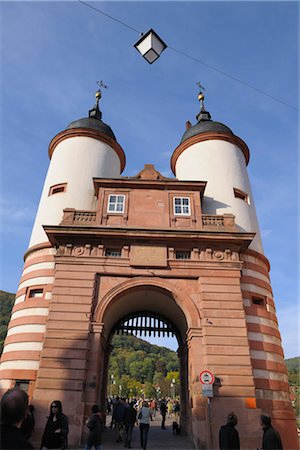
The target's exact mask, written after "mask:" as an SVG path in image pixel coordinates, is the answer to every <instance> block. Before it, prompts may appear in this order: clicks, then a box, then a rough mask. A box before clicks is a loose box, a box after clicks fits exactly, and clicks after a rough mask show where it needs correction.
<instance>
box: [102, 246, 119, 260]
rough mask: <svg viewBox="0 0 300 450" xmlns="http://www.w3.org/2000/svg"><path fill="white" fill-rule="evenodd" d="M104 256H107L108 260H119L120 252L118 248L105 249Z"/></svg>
mask: <svg viewBox="0 0 300 450" xmlns="http://www.w3.org/2000/svg"><path fill="white" fill-rule="evenodd" d="M105 256H109V257H110V258H121V256H122V251H121V249H120V248H107V249H106V250H105Z"/></svg>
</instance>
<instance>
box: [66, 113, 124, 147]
mask: <svg viewBox="0 0 300 450" xmlns="http://www.w3.org/2000/svg"><path fill="white" fill-rule="evenodd" d="M71 128H90V129H92V130H97V131H100V133H104V134H106V135H107V136H109V137H111V138H113V139H114V140H115V141H116V137H115V135H114V133H113V131H112V129H111V128H110V126H109V125H106V123H104V122H102V120H99V119H95V118H93V117H84V118H83V119H78V120H74V122H71V123H70V124H69V125H68V126H67V128H66V129H67V130H69V129H71Z"/></svg>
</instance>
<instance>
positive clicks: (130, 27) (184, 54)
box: [78, 0, 299, 111]
mask: <svg viewBox="0 0 300 450" xmlns="http://www.w3.org/2000/svg"><path fill="white" fill-rule="evenodd" d="M78 1H79V3H82V4H83V5H84V6H87V7H88V8H91V9H93V10H94V11H97V12H99V13H100V14H103V15H104V16H106V17H108V18H109V19H111V20H114V21H115V22H118V23H119V24H121V25H123V26H124V27H126V28H129V29H130V30H132V31H134V32H135V33H138V34H139V35H140V36H142V35H143V32H141V31H139V30H137V29H136V28H134V27H132V26H130V25H128V24H127V23H125V22H123V21H122V20H119V19H117V18H116V17H113V16H111V15H110V14H107V13H105V12H104V11H101V9H99V8H96V7H95V6H93V5H90V4H89V3H87V2H84V1H83V0H78ZM168 48H169V49H170V50H172V51H173V52H175V53H178V54H179V55H181V56H184V57H185V58H189V59H191V60H192V61H194V62H196V63H198V64H201V65H203V66H205V67H207V68H208V69H211V70H214V71H215V72H217V73H219V74H221V75H224V76H226V77H227V78H230V79H231V80H233V81H235V82H237V83H240V84H242V85H243V86H245V87H247V88H249V89H252V90H254V91H256V92H258V93H259V94H261V95H264V96H266V97H269V98H270V99H272V100H274V101H276V102H278V103H281V104H282V105H285V106H287V107H288V108H291V109H293V110H295V111H299V108H297V107H296V106H294V105H290V104H289V103H287V102H285V101H284V100H281V99H280V98H278V97H275V96H274V95H271V94H269V93H267V92H265V91H263V90H262V89H259V88H257V87H255V86H253V85H252V84H250V83H248V82H246V81H243V80H241V79H240V78H238V77H236V76H233V75H231V74H229V73H227V72H225V71H224V70H221V69H218V68H217V67H214V66H212V65H211V64H208V63H207V62H205V61H202V60H200V59H198V58H195V57H194V56H191V55H188V54H187V53H185V52H182V51H181V50H178V49H176V48H174V47H171V46H170V45H168Z"/></svg>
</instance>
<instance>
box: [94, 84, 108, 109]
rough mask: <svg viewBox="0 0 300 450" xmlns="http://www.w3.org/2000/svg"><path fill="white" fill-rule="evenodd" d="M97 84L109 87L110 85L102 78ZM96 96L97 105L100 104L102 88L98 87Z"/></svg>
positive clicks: (101, 86) (105, 87)
mask: <svg viewBox="0 0 300 450" xmlns="http://www.w3.org/2000/svg"><path fill="white" fill-rule="evenodd" d="M97 84H98V86H100V88H104V89H108V86H107V85H106V84H104V83H103V81H102V80H100V81H97ZM95 97H96V105H97V106H98V105H99V100H100V98H101V97H102V92H101V89H98V91H97V92H96V94H95Z"/></svg>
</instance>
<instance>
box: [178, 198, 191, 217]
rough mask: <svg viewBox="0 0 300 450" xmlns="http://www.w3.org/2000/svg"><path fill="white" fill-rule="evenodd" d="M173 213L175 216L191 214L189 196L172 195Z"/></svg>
mask: <svg viewBox="0 0 300 450" xmlns="http://www.w3.org/2000/svg"><path fill="white" fill-rule="evenodd" d="M174 214H175V215H176V216H190V215H191V206H190V198H189V197H174Z"/></svg>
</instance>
